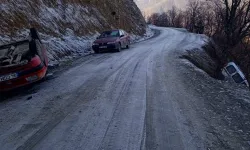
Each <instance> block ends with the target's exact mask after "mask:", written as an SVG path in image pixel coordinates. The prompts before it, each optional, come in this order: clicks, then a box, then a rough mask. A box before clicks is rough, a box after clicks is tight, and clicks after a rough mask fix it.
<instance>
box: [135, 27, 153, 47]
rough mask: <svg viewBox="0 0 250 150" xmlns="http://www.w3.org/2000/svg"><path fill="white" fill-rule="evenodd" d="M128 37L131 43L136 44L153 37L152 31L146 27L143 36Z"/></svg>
mask: <svg viewBox="0 0 250 150" xmlns="http://www.w3.org/2000/svg"><path fill="white" fill-rule="evenodd" d="M130 36H131V41H132V43H137V42H141V41H144V40H147V39H149V38H151V37H153V36H154V31H153V30H152V29H151V28H150V27H147V29H146V33H145V34H144V35H143V36H139V35H135V34H131V35H130Z"/></svg>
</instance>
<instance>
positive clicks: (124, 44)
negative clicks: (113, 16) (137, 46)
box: [119, 30, 126, 48]
mask: <svg viewBox="0 0 250 150" xmlns="http://www.w3.org/2000/svg"><path fill="white" fill-rule="evenodd" d="M119 32H120V42H121V46H122V48H125V47H126V37H125V35H124V32H123V31H122V30H119Z"/></svg>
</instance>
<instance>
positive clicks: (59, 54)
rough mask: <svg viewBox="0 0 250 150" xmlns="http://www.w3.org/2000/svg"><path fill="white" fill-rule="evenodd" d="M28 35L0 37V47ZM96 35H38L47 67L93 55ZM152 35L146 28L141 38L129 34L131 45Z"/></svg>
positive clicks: (70, 31)
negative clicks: (44, 48) (46, 52)
mask: <svg viewBox="0 0 250 150" xmlns="http://www.w3.org/2000/svg"><path fill="white" fill-rule="evenodd" d="M28 34H29V30H28V29H26V30H21V31H19V33H18V34H17V35H18V37H15V38H10V37H9V36H7V35H5V36H2V35H1V36H0V45H3V44H7V43H10V42H13V41H19V40H23V39H27V37H28ZM98 35H99V33H98V32H96V33H94V34H92V35H89V36H82V37H79V36H77V35H75V34H74V32H73V31H72V30H71V29H67V30H66V35H64V36H62V37H53V36H49V35H45V34H41V33H40V36H41V38H42V39H43V40H42V42H43V43H44V45H45V47H46V49H47V51H48V57H49V66H57V65H59V64H60V63H62V62H65V61H68V60H72V59H74V58H77V57H80V56H84V55H88V54H91V53H93V51H92V48H91V46H92V43H93V41H94V40H95V39H96V37H97V36H98ZM153 35H154V32H153V31H152V30H151V29H150V28H149V27H148V28H147V30H146V33H145V34H144V35H143V36H138V35H134V34H131V39H132V43H135V42H140V41H143V40H146V39H149V38H151V37H152V36H153Z"/></svg>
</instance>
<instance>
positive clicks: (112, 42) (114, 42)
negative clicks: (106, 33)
mask: <svg viewBox="0 0 250 150" xmlns="http://www.w3.org/2000/svg"><path fill="white" fill-rule="evenodd" d="M115 43H116V42H108V43H107V44H115Z"/></svg>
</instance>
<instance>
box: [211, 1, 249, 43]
mask: <svg viewBox="0 0 250 150" xmlns="http://www.w3.org/2000/svg"><path fill="white" fill-rule="evenodd" d="M214 3H215V4H216V7H217V14H218V15H219V16H220V20H221V21H222V23H221V24H222V25H223V34H225V39H226V44H227V45H228V46H229V47H233V46H235V45H237V44H238V43H240V42H241V41H242V40H243V39H244V38H246V37H247V36H249V35H250V1H249V0H219V1H218V0H217V1H214Z"/></svg>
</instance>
